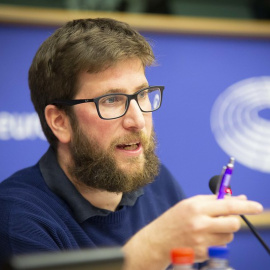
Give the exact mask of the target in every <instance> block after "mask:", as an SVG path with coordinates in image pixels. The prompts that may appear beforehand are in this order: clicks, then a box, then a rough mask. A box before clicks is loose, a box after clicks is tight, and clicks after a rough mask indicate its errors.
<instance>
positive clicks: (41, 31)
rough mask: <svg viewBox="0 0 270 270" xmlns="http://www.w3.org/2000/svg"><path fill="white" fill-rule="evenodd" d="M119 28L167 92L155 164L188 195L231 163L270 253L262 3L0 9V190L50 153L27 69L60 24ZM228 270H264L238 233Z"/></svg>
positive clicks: (57, 4)
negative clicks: (142, 41)
mask: <svg viewBox="0 0 270 270" xmlns="http://www.w3.org/2000/svg"><path fill="white" fill-rule="evenodd" d="M86 17H111V18H115V19H119V20H123V21H126V22H128V23H130V24H131V25H132V26H133V27H135V28H136V29H137V30H138V31H140V32H141V34H143V35H144V36H145V37H146V38H147V39H148V40H149V41H150V42H151V44H152V45H153V50H154V53H155V55H156V58H157V62H158V64H159V65H158V66H157V67H153V68H150V69H147V70H146V73H147V77H148V80H149V83H150V85H165V91H164V101H163V104H162V108H161V109H160V110H159V111H157V112H156V113H154V114H153V117H154V126H155V130H156V133H157V137H158V142H159V143H158V149H157V151H158V155H159V157H160V159H161V161H162V162H163V163H164V164H165V165H166V166H167V167H168V168H169V169H170V170H171V172H172V173H173V175H174V176H175V178H176V179H177V180H178V181H179V183H180V185H181V186H182V187H183V189H184V191H185V193H186V195H187V196H194V195H197V194H209V193H210V191H209V188H208V181H209V179H210V178H211V177H212V176H213V175H217V174H219V173H220V172H221V168H222V166H223V165H226V163H227V162H228V161H229V157H230V156H234V157H235V159H236V163H235V171H234V174H233V177H232V190H233V194H235V195H237V194H243V193H244V194H247V196H248V197H249V198H250V199H253V200H257V201H259V202H261V203H262V204H263V205H264V207H265V211H264V213H263V214H262V215H259V216H254V217H253V216H250V217H248V218H249V219H250V220H251V221H252V222H253V224H254V225H255V226H256V227H257V229H258V231H259V233H260V235H261V236H262V237H263V238H264V239H265V241H266V242H267V244H268V245H270V211H269V210H270V197H269V191H270V177H269V176H270V175H269V173H270V0H256V1H255V0H201V1H199V0H167V1H166V0H155V1H154V0H77V1H75V0H66V1H64V0H49V1H45V0H41V1H34V0H32V1H31V0H0V59H1V62H0V82H1V84H0V181H3V180H4V179H5V178H7V177H8V176H9V175H11V174H12V173H13V172H15V171H16V170H19V169H22V168H24V167H27V166H31V165H33V164H35V163H36V162H38V160H39V158H40V157H41V156H42V155H43V153H44V152H45V151H46V149H47V147H48V144H47V142H46V140H45V138H44V136H43V133H42V131H41V129H40V124H39V120H38V117H37V115H36V113H35V111H34V109H33V106H32V104H31V101H30V94H29V89H28V82H27V76H28V69H29V67H30V65H31V61H32V59H33V56H34V54H35V52H36V51H37V49H38V48H39V46H40V45H41V44H42V42H43V41H44V40H45V39H46V38H47V37H48V36H50V35H51V34H52V33H53V31H54V30H55V29H56V28H57V27H59V26H61V25H62V24H64V23H65V22H66V21H68V20H71V19H75V18H86ZM229 248H230V251H231V255H230V261H231V265H232V266H233V267H234V268H235V269H236V270H242V269H245V270H254V269H260V270H267V269H270V257H269V255H268V254H267V253H266V251H265V250H264V249H263V247H262V246H261V245H260V243H259V242H258V241H257V240H256V239H255V237H254V236H253V235H252V234H251V232H250V231H249V230H248V229H247V228H246V226H245V225H244V224H243V228H242V229H241V230H240V232H238V233H237V234H236V236H235V239H234V241H233V242H232V243H231V244H230V245H229Z"/></svg>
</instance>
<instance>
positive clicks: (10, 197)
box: [0, 164, 59, 217]
mask: <svg viewBox="0 0 270 270" xmlns="http://www.w3.org/2000/svg"><path fill="white" fill-rule="evenodd" d="M56 200H59V199H57V197H56V196H55V195H54V193H52V192H51V191H50V189H49V188H48V186H47V185H46V183H45V181H44V179H43V177H42V174H41V172H40V169H39V166H38V164H36V165H34V166H32V167H29V168H25V169H23V170H20V171H18V172H16V173H14V174H13V175H11V176H10V177H9V178H7V179H6V180H4V181H3V182H2V183H0V213H2V215H12V213H13V215H14V216H16V215H18V216H21V214H20V213H24V214H26V213H27V212H28V213H29V214H31V213H34V212H35V213H37V214H39V213H41V212H40V211H44V209H50V207H52V205H55V204H56ZM22 217H23V215H22Z"/></svg>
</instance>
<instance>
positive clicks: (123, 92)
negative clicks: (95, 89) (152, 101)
mask: <svg viewBox="0 0 270 270" xmlns="http://www.w3.org/2000/svg"><path fill="white" fill-rule="evenodd" d="M147 87H149V85H148V83H143V84H142V85H140V86H138V87H136V88H135V92H134V93H136V92H137V91H139V90H141V89H144V88H147ZM116 93H118V94H119V93H122V94H125V90H123V89H121V88H114V89H110V90H108V91H106V92H105V93H104V94H103V95H106V94H116Z"/></svg>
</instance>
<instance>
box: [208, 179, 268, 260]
mask: <svg viewBox="0 0 270 270" xmlns="http://www.w3.org/2000/svg"><path fill="white" fill-rule="evenodd" d="M219 181H220V176H219V175H215V176H213V177H212V178H211V179H210V180H209V188H210V190H211V191H212V193H214V194H215V193H216V189H217V186H218V184H219ZM240 217H241V218H242V219H243V220H244V222H245V223H246V224H247V226H248V227H249V229H250V230H251V231H252V233H253V234H254V235H255V237H256V238H257V239H258V240H259V242H260V243H261V244H262V246H263V247H264V248H265V250H266V251H267V252H268V254H269V255H270V249H269V247H268V246H267V245H266V243H265V242H264V241H263V239H262V238H261V237H260V235H259V234H258V233H257V231H256V229H255V227H254V226H253V225H252V224H251V223H250V221H249V220H248V219H247V218H246V217H245V216H244V215H240Z"/></svg>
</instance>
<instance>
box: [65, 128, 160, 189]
mask: <svg viewBox="0 0 270 270" xmlns="http://www.w3.org/2000/svg"><path fill="white" fill-rule="evenodd" d="M75 126H76V127H74V126H73V129H74V130H73V131H74V132H73V134H74V137H73V140H72V142H71V144H70V151H71V155H72V159H73V165H71V166H70V167H69V168H68V170H69V173H70V175H71V176H72V177H73V178H74V179H75V181H76V183H77V184H79V185H80V184H83V185H84V186H86V187H89V188H94V189H99V190H105V191H109V192H115V193H120V192H131V191H134V190H137V189H139V188H141V187H143V186H145V185H147V184H149V183H151V182H153V180H154V179H155V177H156V176H157V175H158V173H159V165H160V162H159V159H158V157H157V156H156V154H155V149H156V140H155V133H154V131H153V130H152V133H151V136H150V138H146V136H145V135H144V134H143V133H142V132H134V133H132V134H130V135H127V136H125V137H124V138H122V137H121V138H119V139H117V140H115V141H113V142H112V143H111V146H110V148H109V149H108V150H106V151H104V150H103V149H101V148H100V147H99V145H98V143H97V142H96V141H95V140H94V139H91V138H90V139H89V138H88V137H86V135H85V134H84V133H83V132H82V130H81V129H80V128H79V127H78V126H77V125H75ZM133 140H136V141H140V143H141V145H142V147H143V149H144V154H143V155H144V156H143V158H142V157H141V158H139V157H138V158H137V157H135V158H127V159H126V160H125V163H126V164H125V166H124V167H123V168H121V169H120V168H119V166H118V165H117V162H116V161H115V158H114V154H115V148H116V146H117V145H118V144H119V142H128V141H133Z"/></svg>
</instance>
